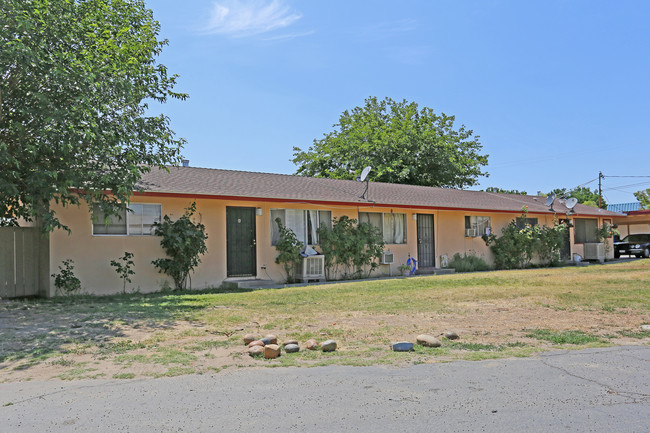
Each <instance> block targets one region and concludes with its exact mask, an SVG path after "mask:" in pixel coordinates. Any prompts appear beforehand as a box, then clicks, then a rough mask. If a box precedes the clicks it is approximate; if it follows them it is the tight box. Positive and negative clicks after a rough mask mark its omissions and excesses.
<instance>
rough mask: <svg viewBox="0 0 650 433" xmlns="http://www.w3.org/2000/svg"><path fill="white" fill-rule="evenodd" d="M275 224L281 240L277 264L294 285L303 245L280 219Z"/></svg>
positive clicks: (278, 244)
mask: <svg viewBox="0 0 650 433" xmlns="http://www.w3.org/2000/svg"><path fill="white" fill-rule="evenodd" d="M275 222H276V223H277V224H278V228H279V230H280V239H279V240H278V243H277V244H276V245H275V249H276V250H278V251H279V253H280V254H278V256H277V257H276V258H275V263H277V264H279V265H282V268H283V269H284V273H285V275H286V281H287V283H293V282H294V281H295V272H296V267H297V266H298V265H299V264H300V261H301V257H300V250H301V249H302V246H303V244H302V242H300V241H299V240H298V237H296V234H295V233H294V232H293V230H291V229H290V228H287V227H286V226H285V225H284V224H282V220H281V219H280V218H276V219H275Z"/></svg>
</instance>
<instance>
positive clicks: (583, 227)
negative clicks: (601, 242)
mask: <svg viewBox="0 0 650 433" xmlns="http://www.w3.org/2000/svg"><path fill="white" fill-rule="evenodd" d="M574 224H575V227H574V235H575V243H576V244H584V243H589V242H598V236H597V235H596V230H598V220H596V219H584V218H576V219H575V220H574Z"/></svg>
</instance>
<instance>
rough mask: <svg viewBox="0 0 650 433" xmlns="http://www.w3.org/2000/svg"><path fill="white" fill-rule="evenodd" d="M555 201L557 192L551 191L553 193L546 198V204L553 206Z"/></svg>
mask: <svg viewBox="0 0 650 433" xmlns="http://www.w3.org/2000/svg"><path fill="white" fill-rule="evenodd" d="M554 202H555V194H554V193H551V195H549V196H548V197H547V198H546V206H551V207H553V203H554Z"/></svg>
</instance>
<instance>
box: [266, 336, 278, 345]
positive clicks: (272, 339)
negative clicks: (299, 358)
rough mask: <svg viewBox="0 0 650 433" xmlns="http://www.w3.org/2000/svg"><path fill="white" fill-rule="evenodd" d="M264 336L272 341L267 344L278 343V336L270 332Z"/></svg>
mask: <svg viewBox="0 0 650 433" xmlns="http://www.w3.org/2000/svg"><path fill="white" fill-rule="evenodd" d="M264 338H268V339H269V340H270V341H271V342H270V343H267V344H278V337H276V336H275V335H273V334H269V335H267V336H266V337H264Z"/></svg>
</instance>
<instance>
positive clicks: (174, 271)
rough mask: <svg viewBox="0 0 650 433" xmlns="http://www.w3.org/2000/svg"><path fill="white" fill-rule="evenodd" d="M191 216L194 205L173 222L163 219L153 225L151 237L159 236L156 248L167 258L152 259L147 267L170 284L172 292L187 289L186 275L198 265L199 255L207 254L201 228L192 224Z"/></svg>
mask: <svg viewBox="0 0 650 433" xmlns="http://www.w3.org/2000/svg"><path fill="white" fill-rule="evenodd" d="M194 212H196V203H192V204H191V205H190V206H189V207H188V208H186V209H185V214H184V215H183V216H182V217H180V218H179V219H177V220H176V221H172V219H171V218H169V216H167V215H165V216H164V217H163V221H162V222H161V223H159V222H156V223H154V234H155V235H156V236H162V240H161V241H160V245H162V247H163V249H164V250H165V253H167V255H168V256H169V257H170V258H164V259H156V260H154V261H152V262H151V263H153V265H154V266H155V267H157V268H158V270H159V272H161V273H165V274H167V275H169V276H170V277H171V278H172V279H173V280H174V286H175V289H176V290H182V289H185V288H186V287H187V280H188V276H189V274H190V272H191V271H192V270H193V269H194V268H195V267H196V266H198V264H199V263H201V259H200V258H199V255H201V254H205V253H206V252H207V251H208V249H207V247H206V246H205V240H206V239H207V238H208V235H207V234H206V233H205V226H204V225H203V224H201V223H195V222H194V221H192V215H194ZM190 287H191V285H190Z"/></svg>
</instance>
